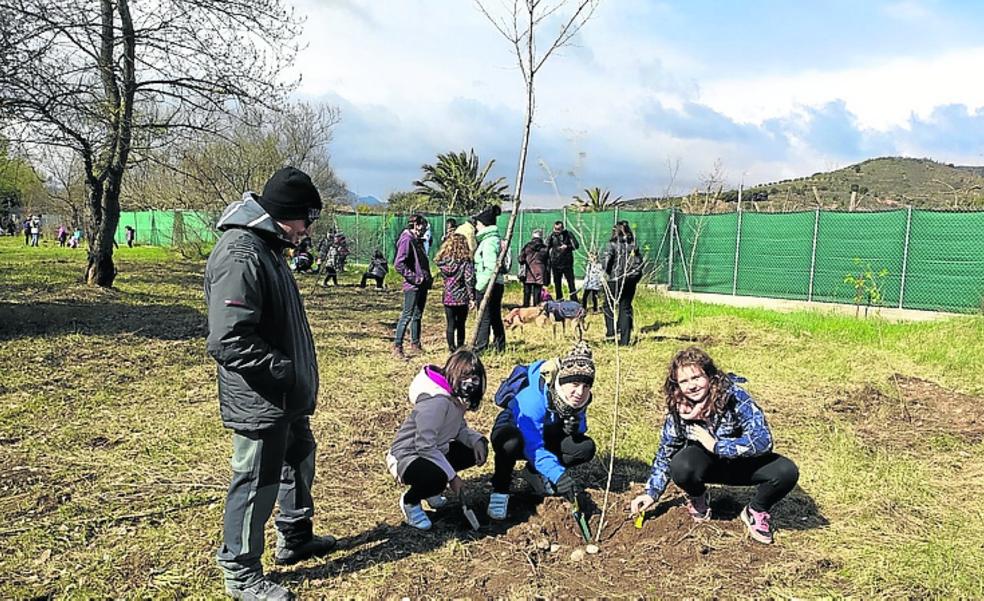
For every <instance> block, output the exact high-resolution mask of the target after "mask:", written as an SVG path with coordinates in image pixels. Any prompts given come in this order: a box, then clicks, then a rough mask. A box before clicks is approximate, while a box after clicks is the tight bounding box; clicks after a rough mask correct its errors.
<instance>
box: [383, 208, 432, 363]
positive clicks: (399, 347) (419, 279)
mask: <svg viewBox="0 0 984 601" xmlns="http://www.w3.org/2000/svg"><path fill="white" fill-rule="evenodd" d="M427 227H428V224H427V220H426V219H424V216H423V215H411V216H410V220H409V222H408V223H407V229H405V230H403V233H402V234H400V238H399V240H397V242H396V259H395V260H394V261H393V269H395V270H396V272H397V273H399V274H400V275H402V276H403V309H402V311H401V312H400V319H399V320H398V321H397V322H396V336H395V339H394V340H393V356H394V357H396V358H397V359H401V360H406V358H407V357H406V355H405V354H404V352H403V337H404V334H405V333H406V331H407V327H408V326H409V328H410V350H411V351H413V352H417V353H421V352H423V348H421V346H420V318H421V316H422V315H423V314H424V305H426V304H427V292H428V291H429V290H430V289H431V287H432V286H433V284H434V278H433V277H432V276H431V272H430V263H429V262H428V260H427V253H426V252H425V251H424V232H426V231H427Z"/></svg>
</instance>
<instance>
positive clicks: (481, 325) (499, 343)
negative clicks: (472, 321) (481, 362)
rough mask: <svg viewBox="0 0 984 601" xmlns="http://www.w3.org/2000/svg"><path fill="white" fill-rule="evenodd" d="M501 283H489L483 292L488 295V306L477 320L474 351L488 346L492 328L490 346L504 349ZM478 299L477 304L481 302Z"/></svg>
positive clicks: (504, 334)
mask: <svg viewBox="0 0 984 601" xmlns="http://www.w3.org/2000/svg"><path fill="white" fill-rule="evenodd" d="M504 291H505V286H504V285H503V284H489V286H488V288H486V289H485V294H488V295H489V307H488V309H487V310H486V311H485V315H484V316H483V317H482V319H481V320H479V322H478V336H477V341H476V343H475V351H476V352H478V353H480V352H482V351H484V350H485V349H486V348H488V346H489V330H492V348H494V349H495V350H497V351H504V350H506V328H505V326H504V325H502V294H503V292H504ZM481 302H482V301H481V299H479V304H481Z"/></svg>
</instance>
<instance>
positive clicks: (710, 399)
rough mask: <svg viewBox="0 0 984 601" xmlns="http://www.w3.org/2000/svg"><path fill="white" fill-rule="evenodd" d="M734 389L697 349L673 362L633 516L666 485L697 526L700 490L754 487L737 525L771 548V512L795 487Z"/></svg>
mask: <svg viewBox="0 0 984 601" xmlns="http://www.w3.org/2000/svg"><path fill="white" fill-rule="evenodd" d="M738 382H744V380H743V379H740V378H737V377H736V376H733V375H731V374H725V373H723V372H721V371H720V370H719V369H718V368H717V366H716V365H715V364H714V361H713V360H712V359H711V358H710V356H708V354H707V353H705V352H704V351H703V350H701V349H699V348H697V347H690V348H688V349H686V350H683V351H680V352H679V353H677V354H676V356H674V357H673V361H671V362H670V368H669V372H668V374H667V376H666V381H665V383H664V385H663V392H664V394H665V395H666V408H667V413H666V419H665V420H664V422H663V432H662V436H661V439H660V444H659V450H658V451H657V452H656V458H655V459H654V460H653V467H652V472H651V475H650V477H649V480H648V482H647V483H646V492H645V493H644V494H641V495H639V496H637V497H636V498H635V499H633V500H632V503H631V510H632V513H639V512H640V511H646V510H647V509H650V508H652V507H653V505H655V504H656V500H657V499H659V497H660V495H662V494H663V491H664V490H666V486H667V484H668V483H669V481H670V480H671V479H672V480H673V482H674V484H676V485H677V486H679V487H680V488H681V489H683V491H684V492H685V493H686V495H687V511H688V512H689V513H690V516H691V517H692V518H693V519H694V520H695V521H697V522H702V521H705V520H709V519H710V518H711V506H710V497H709V495H708V493H707V486H706V485H707V484H710V483H714V484H728V485H731V486H755V487H756V490H755V496H754V497H752V500H751V502H750V503H749V504H748V505H747V506H745V508H744V509H742V510H741V514H740V517H741V521H742V522H744V524H745V526H746V527H747V528H748V532H749V534H750V535H751V537H752V538H753V539H755V540H757V541H758V542H760V543H765V544H769V543H771V542H772V540H773V539H772V528H771V524H770V521H771V514H770V512H771V511H772V507H773V506H775V504H776V503H778V502H779V501H780V500H781V499H782V498H783V497H785V496H786V495H787V494H789V491H791V490H792V489H793V487H794V486H796V482H797V480H798V479H799V470H798V469H797V467H796V465H795V464H794V463H793V462H792V461H790V460H789V459H787V458H785V457H783V456H782V455H779V454H777V453H774V452H773V451H772V433H771V432H770V430H769V425H768V424H767V423H766V421H765V414H763V413H762V410H761V409H760V408H759V406H758V405H757V404H756V403H755V401H754V400H753V399H752V397H751V396H750V395H749V394H748V393H747V392H745V390H744V389H742V388H740V387H739V386H738V384H737V383H738Z"/></svg>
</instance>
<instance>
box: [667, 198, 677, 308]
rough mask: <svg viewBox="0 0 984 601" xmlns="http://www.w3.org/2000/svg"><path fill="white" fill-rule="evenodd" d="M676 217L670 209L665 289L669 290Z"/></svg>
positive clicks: (671, 282)
mask: <svg viewBox="0 0 984 601" xmlns="http://www.w3.org/2000/svg"><path fill="white" fill-rule="evenodd" d="M675 219H676V210H675V209H672V208H671V209H670V221H669V225H668V227H669V228H670V255H669V260H668V261H667V263H668V264H669V267H668V268H667V271H666V289H667V290H671V289H672V288H673V229H674V226H673V222H674V220H675Z"/></svg>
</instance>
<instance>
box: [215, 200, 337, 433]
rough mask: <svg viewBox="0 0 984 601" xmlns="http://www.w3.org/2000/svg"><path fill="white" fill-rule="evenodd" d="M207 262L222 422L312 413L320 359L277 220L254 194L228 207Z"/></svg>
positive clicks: (236, 424)
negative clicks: (218, 236)
mask: <svg viewBox="0 0 984 601" xmlns="http://www.w3.org/2000/svg"><path fill="white" fill-rule="evenodd" d="M217 227H218V229H219V230H222V231H223V234H222V236H221V237H220V238H219V241H218V242H217V243H216V245H215V248H214V249H213V250H212V254H211V255H209V258H208V262H207V263H206V265H205V302H206V304H207V305H208V341H207V348H208V354H209V355H211V356H212V358H213V359H215V361H216V362H217V363H218V379H219V409H220V412H221V414H222V422H223V424H225V426H226V427H228V428H233V429H235V430H247V431H248V430H262V429H264V428H268V427H270V426H273V425H275V424H279V423H283V422H289V421H293V420H294V419H296V418H297V417H300V416H303V415H310V414H311V413H313V412H314V407H315V402H316V399H317V396H318V361H317V356H316V355H315V350H314V339H313V337H312V336H311V328H310V327H309V326H308V321H307V315H306V314H305V313H304V303H303V301H302V300H301V295H300V293H299V292H298V290H297V284H296V283H295V281H294V276H293V274H291V271H290V268H289V267H288V266H287V261H286V260H285V259H284V256H283V249H284V248H286V247H287V246H289V244H290V242H289V241H288V240H287V239H286V237H285V234H284V232H283V230H281V229H280V226H278V225H277V224H276V222H274V221H273V219H272V218H271V217H270V216H269V215H267V213H266V212H265V211H264V210H263V208H262V207H261V206H260V205H259V203H257V202H256V199H255V198H254V197H253V196H252V195H251V194H249V193H247V194H246V195H244V196H243V200H241V201H239V202H236V203H233V204H231V205H229V207H228V208H227V209H226V210H225V212H224V213H223V214H222V217H221V218H220V219H219V222H218V226H217Z"/></svg>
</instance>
